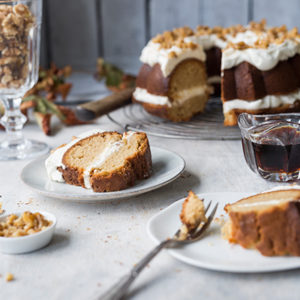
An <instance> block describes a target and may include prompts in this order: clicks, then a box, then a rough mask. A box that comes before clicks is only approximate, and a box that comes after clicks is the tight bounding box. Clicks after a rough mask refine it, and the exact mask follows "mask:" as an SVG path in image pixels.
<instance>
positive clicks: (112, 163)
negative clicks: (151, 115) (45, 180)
mask: <svg viewBox="0 0 300 300" xmlns="http://www.w3.org/2000/svg"><path fill="white" fill-rule="evenodd" d="M45 165H46V169H47V173H48V177H49V178H50V179H51V180H53V181H58V182H66V183H68V184H72V185H77V186H82V187H84V188H87V189H93V191H94V192H111V191H119V190H122V189H125V188H127V187H129V186H132V185H133V184H134V183H135V181H136V180H138V179H144V178H148V177H149V176H150V175H151V170H152V162H151V152H150V147H149V142H148V138H147V135H146V134H145V133H142V132H137V133H135V132H125V133H124V134H123V135H122V134H120V133H118V132H102V131H90V132H86V133H84V134H82V135H80V136H79V137H77V138H74V139H73V140H72V141H71V142H69V143H68V144H65V145H62V146H61V147H59V148H57V149H56V150H54V151H53V152H52V153H51V155H50V156H49V157H48V158H47V160H46V162H45Z"/></svg>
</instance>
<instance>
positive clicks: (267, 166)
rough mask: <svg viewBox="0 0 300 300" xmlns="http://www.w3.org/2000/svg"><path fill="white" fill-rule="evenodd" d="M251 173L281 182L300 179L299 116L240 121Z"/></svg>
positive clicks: (254, 117)
mask: <svg viewBox="0 0 300 300" xmlns="http://www.w3.org/2000/svg"><path fill="white" fill-rule="evenodd" d="M238 125H239V127H240V130H241V134H242V145H243V151H244V156H245V159H246V162H247V164H248V166H249V167H250V169H251V170H252V171H253V172H255V173H257V174H259V175H260V176H261V177H263V178H264V179H268V180H271V181H278V182H287V181H297V180H299V179H300V173H299V170H300V114H298V113H285V114H276V115H251V114H247V113H243V114H241V115H240V116H239V118H238Z"/></svg>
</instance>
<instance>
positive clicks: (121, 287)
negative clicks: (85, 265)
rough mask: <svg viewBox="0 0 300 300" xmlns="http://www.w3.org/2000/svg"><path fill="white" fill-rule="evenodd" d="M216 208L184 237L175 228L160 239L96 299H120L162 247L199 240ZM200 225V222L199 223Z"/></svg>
mask: <svg viewBox="0 0 300 300" xmlns="http://www.w3.org/2000/svg"><path fill="white" fill-rule="evenodd" d="M210 206H211V201H210V202H209V203H208V205H207V207H206V209H205V214H207V212H208V210H209V208H210ZM217 208H218V203H217V204H216V205H215V206H214V207H213V209H212V211H211V213H210V214H209V216H206V219H207V221H206V222H205V223H204V224H202V226H201V227H200V226H198V228H196V229H195V230H194V231H192V232H191V233H189V234H188V235H187V237H186V238H185V239H179V236H180V231H181V229H179V230H177V232H176V233H175V234H174V236H173V237H172V238H168V239H166V240H164V241H162V242H161V243H160V244H159V245H157V246H156V247H155V248H154V249H153V250H152V251H150V252H149V253H148V254H147V255H146V256H145V257H144V258H142V259H141V260H140V261H139V262H138V263H137V264H136V265H135V266H134V267H133V268H132V269H131V271H130V272H129V273H128V274H127V275H125V276H123V277H122V278H121V279H120V280H119V281H118V282H117V283H115V284H114V285H113V286H111V287H110V289H109V290H108V291H107V292H106V293H104V294H103V295H102V296H100V297H99V298H97V299H98V300H119V299H121V298H122V297H123V296H124V295H125V294H126V292H127V290H128V288H129V287H130V285H131V284H132V282H133V281H134V280H135V279H136V278H137V277H138V275H139V274H140V273H141V271H142V270H143V269H144V268H145V267H146V266H147V265H148V264H149V262H150V261H151V260H152V259H153V258H154V257H155V256H156V255H157V254H158V253H159V252H160V251H161V250H162V249H164V248H178V247H182V246H184V245H187V244H191V243H194V242H196V241H199V240H200V239H201V238H202V237H203V234H204V233H205V232H206V230H207V229H208V227H209V226H210V224H211V222H212V220H213V218H214V216H215V213H216V211H217ZM199 225H200V224H199Z"/></svg>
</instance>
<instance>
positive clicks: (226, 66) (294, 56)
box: [133, 20, 300, 126]
mask: <svg viewBox="0 0 300 300" xmlns="http://www.w3.org/2000/svg"><path fill="white" fill-rule="evenodd" d="M299 55H300V35H299V34H298V30H297V29H296V28H294V29H292V30H290V31H288V30H287V29H286V27H285V26H281V27H267V26H266V22H265V21H264V20H263V21H261V22H259V23H256V22H250V24H249V25H247V26H241V25H236V26H232V27H228V28H223V27H214V28H209V27H207V26H198V27H197V29H196V30H195V31H193V30H192V29H190V28H188V27H183V28H178V29H174V30H173V31H169V32H165V33H163V34H161V35H158V36H156V37H155V38H153V39H152V40H151V41H150V42H149V43H148V44H147V46H146V47H145V48H144V49H143V51H142V55H141V61H142V62H143V65H142V67H141V69H140V72H139V75H138V77H137V82H136V83H137V87H136V90H135V92H134V95H133V99H134V101H136V102H139V103H142V104H143V106H144V108H145V109H146V110H147V111H148V112H150V113H152V114H155V115H158V116H160V117H164V118H167V119H170V120H172V121H186V120H189V119H190V118H191V117H192V116H193V115H195V114H197V113H198V112H202V111H203V109H204V106H205V104H206V102H207V95H208V93H209V92H210V93H212V91H213V89H210V88H209V86H210V85H212V86H213V87H214V95H218V94H219V89H220V81H221V98H222V102H223V112H224V119H225V121H224V124H225V125H226V126H233V125H236V124H237V117H238V115H239V114H240V113H241V112H249V113H255V114H260V113H281V112H298V111H300V101H298V100H300V98H299V97H300V90H299V87H300V71H299V70H300V57H299ZM205 72H206V73H207V76H208V78H207V81H206V74H205Z"/></svg>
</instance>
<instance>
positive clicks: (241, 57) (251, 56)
mask: <svg viewBox="0 0 300 300" xmlns="http://www.w3.org/2000/svg"><path fill="white" fill-rule="evenodd" d="M296 54H300V43H298V42H296V41H294V40H290V39H287V40H285V41H284V42H283V43H282V44H270V45H269V47H268V48H267V49H261V48H247V49H245V50H238V49H233V48H228V49H225V50H223V53H222V63H221V69H222V70H225V69H230V68H232V67H234V66H237V65H239V64H240V63H242V62H244V61H246V62H248V63H250V64H252V65H253V66H255V67H256V68H257V69H259V70H262V71H267V70H271V69H273V68H274V67H275V66H276V65H277V64H278V62H279V61H283V60H287V59H288V58H290V57H293V56H295V55H296Z"/></svg>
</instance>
